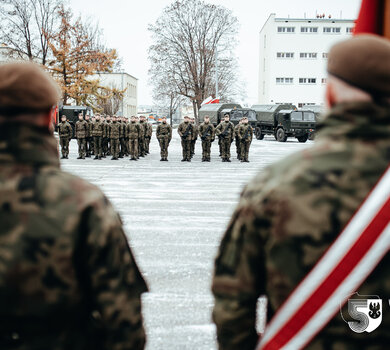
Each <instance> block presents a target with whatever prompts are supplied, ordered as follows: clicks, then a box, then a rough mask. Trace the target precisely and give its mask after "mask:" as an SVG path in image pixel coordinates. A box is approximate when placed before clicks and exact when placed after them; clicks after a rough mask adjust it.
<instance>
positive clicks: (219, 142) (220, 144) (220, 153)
mask: <svg viewBox="0 0 390 350" xmlns="http://www.w3.org/2000/svg"><path fill="white" fill-rule="evenodd" d="M224 121H225V120H224V119H223V118H222V119H221V121H220V122H219V124H218V125H217V127H218V126H219V125H221V124H222V125H223V122H224ZM218 148H219V156H220V157H221V158H222V138H218Z"/></svg>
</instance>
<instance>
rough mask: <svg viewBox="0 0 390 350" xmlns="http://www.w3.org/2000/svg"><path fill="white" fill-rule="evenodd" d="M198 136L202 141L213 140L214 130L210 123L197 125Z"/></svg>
mask: <svg viewBox="0 0 390 350" xmlns="http://www.w3.org/2000/svg"><path fill="white" fill-rule="evenodd" d="M199 136H200V138H201V139H202V141H212V140H214V139H215V128H214V125H213V124H212V123H210V122H209V123H202V124H200V125H199Z"/></svg>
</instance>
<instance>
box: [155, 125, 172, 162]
mask: <svg viewBox="0 0 390 350" xmlns="http://www.w3.org/2000/svg"><path fill="white" fill-rule="evenodd" d="M156 137H157V140H158V142H159V144H160V151H161V152H160V153H161V160H163V161H167V160H168V146H169V142H170V141H171V139H172V128H171V126H170V125H169V124H168V123H161V124H160V125H159V126H157V130H156Z"/></svg>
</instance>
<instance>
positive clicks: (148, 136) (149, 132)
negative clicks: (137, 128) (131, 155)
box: [145, 122, 153, 154]
mask: <svg viewBox="0 0 390 350" xmlns="http://www.w3.org/2000/svg"><path fill="white" fill-rule="evenodd" d="M145 128H146V131H145V152H146V154H149V145H150V140H151V138H152V135H153V127H152V124H149V123H148V122H146V123H145Z"/></svg>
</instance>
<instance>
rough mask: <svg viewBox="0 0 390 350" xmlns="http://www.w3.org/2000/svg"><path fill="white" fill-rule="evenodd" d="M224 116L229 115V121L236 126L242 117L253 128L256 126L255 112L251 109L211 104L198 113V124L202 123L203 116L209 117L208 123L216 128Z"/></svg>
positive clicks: (229, 104)
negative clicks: (246, 119) (245, 118)
mask: <svg viewBox="0 0 390 350" xmlns="http://www.w3.org/2000/svg"><path fill="white" fill-rule="evenodd" d="M225 114H229V116H230V121H231V122H232V123H233V124H234V125H236V124H238V122H239V121H240V120H241V118H243V117H247V118H248V120H249V123H250V124H251V125H252V126H253V127H255V126H256V124H257V119H256V112H255V111H254V110H253V109H251V108H242V107H241V105H239V104H237V103H211V104H207V105H203V106H202V107H201V108H200V109H199V112H198V116H199V123H203V121H204V117H205V115H208V116H209V117H210V122H211V123H213V124H214V126H217V125H218V124H219V123H220V122H221V120H223V117H224V115H225Z"/></svg>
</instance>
